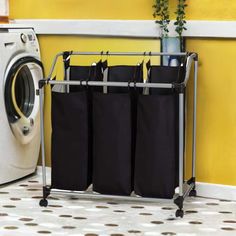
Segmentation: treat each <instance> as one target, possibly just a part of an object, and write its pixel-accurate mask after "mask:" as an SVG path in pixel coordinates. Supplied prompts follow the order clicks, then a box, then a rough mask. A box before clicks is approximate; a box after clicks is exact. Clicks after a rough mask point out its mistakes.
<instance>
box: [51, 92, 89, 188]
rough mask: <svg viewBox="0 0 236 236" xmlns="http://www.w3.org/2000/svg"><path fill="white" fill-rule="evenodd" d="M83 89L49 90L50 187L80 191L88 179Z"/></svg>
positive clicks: (86, 113)
mask: <svg viewBox="0 0 236 236" xmlns="http://www.w3.org/2000/svg"><path fill="white" fill-rule="evenodd" d="M88 126H89V121H88V98H87V93H86V91H82V92H74V93H56V92H52V188H57V189H65V190H77V191H84V190H86V189H87V188H88V186H89V185H90V184H91V182H92V173H91V164H92V163H91V156H89V153H88V151H89V128H88Z"/></svg>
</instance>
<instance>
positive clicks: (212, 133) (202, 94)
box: [10, 0, 236, 185]
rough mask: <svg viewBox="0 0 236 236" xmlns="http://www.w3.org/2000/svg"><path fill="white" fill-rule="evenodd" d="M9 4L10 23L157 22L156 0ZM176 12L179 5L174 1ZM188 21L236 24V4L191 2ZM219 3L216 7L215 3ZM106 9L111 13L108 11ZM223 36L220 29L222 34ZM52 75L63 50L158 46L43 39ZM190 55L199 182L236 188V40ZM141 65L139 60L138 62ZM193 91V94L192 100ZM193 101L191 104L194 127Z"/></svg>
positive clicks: (153, 43) (17, 0)
mask: <svg viewBox="0 0 236 236" xmlns="http://www.w3.org/2000/svg"><path fill="white" fill-rule="evenodd" d="M94 2H97V1H84V0H83V1H82V0H64V1H63V0H47V1H46V0H44V1H43V0H34V1H32V0H10V12H11V13H10V16H11V18H53V19H56V18H65V19H68V18H76V19H86V18H88V19H152V8H151V6H152V4H153V1H152V0H130V1H127V0H120V1H114V0H100V1H99V3H100V5H98V4H97V3H94ZM170 2H171V7H172V9H174V7H173V6H174V4H175V3H176V0H170ZM188 2H189V7H188V9H187V14H188V17H187V18H188V19H198V20H235V19H236V1H233V0H221V1H212V0H194V1H190V0H189V1H188ZM213 2H214V3H213ZM104 6H106V7H104ZM219 30H220V29H219ZM39 40H40V44H41V51H42V58H43V62H44V64H45V67H46V72H48V69H49V66H50V64H51V61H52V58H53V55H54V54H55V53H56V52H58V51H61V50H67V49H68V50H71V49H72V50H96V51H97V50H110V51H112V50H114V51H123V50H129V51H130V50H134V51H143V50H148V51H149V50H155V51H157V50H158V49H159V42H158V41H157V40H128V39H107V38H106V39H105V38H104V39H102V38H82V37H69V36H65V37H63V36H60V37H59V36H40V37H39ZM187 50H189V51H196V52H198V53H199V56H200V67H199V83H198V86H199V90H198V117H197V118H198V122H197V124H198V127H197V128H198V132H197V180H198V181H202V182H209V183H219V184H228V185H236V175H235V169H236V145H235V140H236V106H235V101H236V93H235V91H236V79H235V78H236V71H235V69H234V68H235V55H236V39H235V40H220V39H219V40H212V39H188V40H187ZM137 60H138V59H137ZM191 94H192V93H191V91H188V95H189V97H190V96H191ZM46 96H47V97H46V131H47V142H46V143H47V160H48V163H49V153H50V120H49V113H50V109H49V108H50V106H49V103H50V100H49V95H48V93H47V94H46ZM190 102H191V99H190V101H189V103H188V108H189V110H190V114H189V116H188V120H189V121H191V118H192V117H191V103H190ZM187 135H188V145H187V154H188V158H189V156H190V153H191V146H190V142H189V141H190V137H191V127H190V126H188V127H187Z"/></svg>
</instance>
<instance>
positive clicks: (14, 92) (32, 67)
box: [5, 58, 43, 144]
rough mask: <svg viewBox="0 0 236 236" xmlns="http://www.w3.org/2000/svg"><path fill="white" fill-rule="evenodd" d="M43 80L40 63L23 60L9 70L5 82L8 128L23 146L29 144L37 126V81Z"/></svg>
mask: <svg viewBox="0 0 236 236" xmlns="http://www.w3.org/2000/svg"><path fill="white" fill-rule="evenodd" d="M42 78H43V70H42V65H41V62H39V61H37V60H35V59H34V58H23V59H20V60H19V61H17V62H16V63H15V64H14V65H13V66H12V67H11V69H10V70H9V72H8V75H7V77H6V81H5V107H6V113H7V117H8V121H9V124H10V127H11V129H12V131H13V133H14V135H15V137H16V138H17V139H18V140H19V141H20V142H21V143H23V144H26V143H28V142H30V140H31V139H32V138H33V137H34V135H35V132H36V131H37V130H36V128H37V127H38V126H39V97H38V96H37V95H36V90H37V89H38V81H39V80H40V79H42Z"/></svg>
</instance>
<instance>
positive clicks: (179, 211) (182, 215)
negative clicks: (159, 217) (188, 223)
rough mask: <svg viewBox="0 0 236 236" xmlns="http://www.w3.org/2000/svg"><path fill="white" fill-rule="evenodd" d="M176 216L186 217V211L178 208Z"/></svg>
mask: <svg viewBox="0 0 236 236" xmlns="http://www.w3.org/2000/svg"><path fill="white" fill-rule="evenodd" d="M175 216H176V217H180V218H183V217H184V211H183V210H180V209H178V210H177V211H176V212H175Z"/></svg>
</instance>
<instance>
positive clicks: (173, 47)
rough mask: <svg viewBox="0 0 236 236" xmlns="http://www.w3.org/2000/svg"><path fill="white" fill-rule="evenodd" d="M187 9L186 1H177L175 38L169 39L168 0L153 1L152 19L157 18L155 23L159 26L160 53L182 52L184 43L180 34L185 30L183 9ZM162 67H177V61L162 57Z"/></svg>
mask: <svg viewBox="0 0 236 236" xmlns="http://www.w3.org/2000/svg"><path fill="white" fill-rule="evenodd" d="M186 7H187V4H186V0H178V4H177V10H176V12H175V14H176V21H175V22H174V25H175V31H176V33H177V37H169V29H168V27H169V23H170V13H169V0H155V4H154V5H153V8H154V13H153V16H154V18H158V20H156V23H157V24H159V26H160V29H161V48H162V52H169V53H171V52H183V51H184V42H183V37H182V33H183V31H184V30H186V27H185V24H186V21H185V8H186ZM162 64H163V65H173V66H176V65H178V60H177V59H176V58H173V57H163V59H162Z"/></svg>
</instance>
